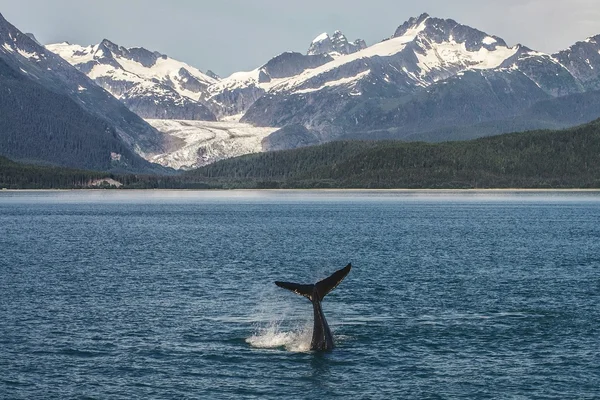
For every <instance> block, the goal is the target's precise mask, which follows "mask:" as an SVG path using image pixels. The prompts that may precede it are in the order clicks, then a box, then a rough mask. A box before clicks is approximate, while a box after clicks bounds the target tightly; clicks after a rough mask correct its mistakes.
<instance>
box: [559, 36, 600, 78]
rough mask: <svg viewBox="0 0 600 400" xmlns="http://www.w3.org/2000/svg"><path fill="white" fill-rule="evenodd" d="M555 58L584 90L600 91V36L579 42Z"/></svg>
mask: <svg viewBox="0 0 600 400" xmlns="http://www.w3.org/2000/svg"><path fill="white" fill-rule="evenodd" d="M553 58H554V59H556V60H557V61H558V62H559V63H560V64H561V65H564V66H565V67H566V68H567V69H568V70H569V72H570V73H571V74H572V75H573V77H574V78H575V79H576V80H577V81H578V82H579V83H580V84H581V86H582V88H583V89H584V90H598V89H600V35H597V36H593V37H590V38H588V39H587V40H585V41H583V42H577V43H575V44H574V45H573V46H571V47H569V48H568V49H567V50H563V51H561V52H558V53H556V54H554V55H553Z"/></svg>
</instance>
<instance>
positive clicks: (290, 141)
mask: <svg viewBox="0 0 600 400" xmlns="http://www.w3.org/2000/svg"><path fill="white" fill-rule="evenodd" d="M599 42H600V36H596V37H592V38H589V39H587V40H585V41H583V42H578V43H576V44H574V45H573V46H571V47H570V48H569V49H566V50H564V51H561V52H559V53H556V54H553V55H549V54H544V53H540V52H537V51H535V50H532V49H530V48H528V47H526V46H523V45H520V44H517V45H514V46H509V45H508V44H507V43H506V42H505V41H504V40H503V39H502V38H500V37H498V36H495V35H492V34H488V33H485V32H482V31H480V30H478V29H475V28H472V27H469V26H466V25H462V24H460V23H458V22H456V21H454V20H452V19H440V18H435V17H431V16H429V15H428V14H423V15H421V16H419V17H415V18H410V19H409V20H408V21H406V22H404V23H403V24H401V25H400V26H399V27H398V28H397V29H395V31H393V34H391V35H390V37H388V38H386V39H384V40H383V41H381V42H379V43H376V44H374V45H372V46H369V47H367V46H366V44H365V43H364V41H362V40H356V41H354V42H349V41H348V40H347V38H346V36H344V35H343V34H342V33H341V32H339V31H336V32H334V33H333V34H332V35H329V34H327V33H324V34H322V35H319V36H318V37H317V38H315V39H314V40H313V41H312V43H311V44H310V46H309V49H308V52H307V54H301V53H298V52H284V53H282V54H280V55H278V56H276V57H273V58H272V59H271V60H269V61H268V62H266V63H265V64H263V65H261V66H260V67H258V68H256V69H254V70H252V71H247V72H236V73H234V74H232V75H231V76H228V77H225V78H220V77H219V76H217V75H216V74H214V73H213V72H210V71H208V72H207V73H202V72H201V71H199V70H198V69H196V68H194V67H191V66H189V65H187V64H185V63H182V62H179V61H176V60H173V59H171V58H169V57H167V56H165V55H162V54H160V53H156V52H152V51H149V50H146V49H143V48H130V49H126V48H123V47H120V46H117V45H115V44H114V43H111V42H109V41H107V40H105V41H103V42H102V43H100V44H99V45H95V46H88V47H82V46H76V45H70V44H67V43H62V44H56V45H50V46H47V47H48V49H51V50H52V51H55V52H57V53H58V54H60V55H61V56H62V57H63V58H65V59H66V60H68V61H69V62H70V63H72V64H73V65H75V66H76V67H77V68H78V69H79V70H80V71H82V72H84V73H86V74H87V75H88V76H89V77H90V78H91V79H93V80H94V81H95V82H96V83H97V84H98V85H100V86H102V87H103V88H105V89H106V90H108V91H109V92H110V93H112V94H113V95H114V96H115V97H117V98H119V99H120V100H121V101H122V102H124V103H125V104H126V105H127V106H128V107H129V108H130V109H132V110H135V111H136V112H137V113H138V114H139V115H141V116H143V117H145V118H148V119H149V120H150V122H151V123H152V125H153V126H155V127H157V128H158V129H159V130H162V131H163V132H165V133H167V135H169V136H170V137H171V138H172V139H173V143H177V145H175V146H171V148H169V149H168V150H167V151H163V152H161V153H154V154H153V156H152V157H149V159H151V160H153V161H157V162H160V163H162V164H163V165H168V166H173V167H175V168H191V167H195V166H199V165H204V164H206V163H209V162H212V161H214V160H217V159H221V158H226V157H228V156H233V155H240V154H243V153H245V152H255V151H259V150H263V151H270V150H278V149H285V148H292V147H298V146H305V145H310V144H316V143H321V142H324V141H330V140H338V139H383V138H385V139H405V140H413V139H414V140H453V139H459V138H460V139H465V138H469V137H476V136H483V135H487V134H495V133H502V132H507V131H515V130H520V129H535V128H558V127H562V126H566V125H568V124H576V123H579V122H587V121H588V120H591V119H594V118H597V117H600V95H597V92H595V91H599V92H598V93H600V78H599V77H600V53H599V51H600V44H599ZM561 109H565V110H575V112H570V113H568V115H567V114H565V113H564V112H560V111H557V110H561ZM215 118H218V119H220V120H221V121H212V122H211V120H214V119H215ZM239 118H241V123H238V121H237V120H238V119H239ZM168 119H170V120H171V121H168ZM202 120H209V121H208V122H205V121H202ZM225 120H226V121H225ZM219 124H221V125H219ZM257 127H263V128H264V129H263V128H257ZM272 127H277V128H281V129H278V130H276V131H275V129H276V128H272Z"/></svg>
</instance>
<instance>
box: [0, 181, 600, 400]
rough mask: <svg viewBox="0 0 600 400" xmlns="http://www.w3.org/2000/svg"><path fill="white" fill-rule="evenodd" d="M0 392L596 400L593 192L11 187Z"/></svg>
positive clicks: (599, 263) (1, 253)
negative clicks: (339, 277) (316, 317)
mask: <svg viewBox="0 0 600 400" xmlns="http://www.w3.org/2000/svg"><path fill="white" fill-rule="evenodd" d="M350 262H351V263H352V265H353V269H352V271H351V272H350V274H349V275H348V276H347V278H346V279H345V280H344V281H343V282H342V283H341V284H340V285H339V286H338V287H337V288H336V289H335V290H334V291H333V292H331V293H330V294H329V295H328V296H327V297H326V298H325V300H324V301H323V310H324V312H325V315H326V316H327V318H328V321H329V324H330V326H331V328H332V331H333V334H334V338H335V342H336V345H337V347H336V348H335V349H334V350H333V351H331V352H328V353H315V352H311V351H309V346H310V338H311V331H312V307H311V305H310V302H309V301H307V300H306V299H305V298H303V297H300V296H297V295H295V294H294V293H291V292H288V291H285V290H283V289H280V288H278V287H276V286H275V285H274V284H273V281H275V280H284V281H292V282H299V283H314V282H316V281H318V280H320V279H322V278H325V277H327V276H328V275H329V274H331V273H332V272H334V271H335V270H337V269H340V268H342V267H344V266H345V265H346V264H348V263H350ZM0 398H1V399H238V398H260V399H278V398H291V399H305V398H306V399H308V398H316V399H328V398H345V399H354V398H357V399H363V398H364V399H392V398H394V399H598V398H600V193H598V192H501V191H487V192H486V191H482V192H477V191H465V192H460V191H459V192H419V191H416V192H414V191H373V192H371V191H230V192H227V191H225V192H219V191H215V192H211V191H118V190H114V191H100V190H99V191H64V192H63V191H55V192H52V191H50V192H43V191H42V192H37V191H34V192H6V191H5V192H0Z"/></svg>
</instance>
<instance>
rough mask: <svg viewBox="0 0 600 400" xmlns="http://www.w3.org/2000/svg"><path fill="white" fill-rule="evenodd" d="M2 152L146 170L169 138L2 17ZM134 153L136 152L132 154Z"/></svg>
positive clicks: (65, 162)
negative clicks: (149, 157) (146, 157)
mask: <svg viewBox="0 0 600 400" xmlns="http://www.w3.org/2000/svg"><path fill="white" fill-rule="evenodd" d="M0 89H1V90H2V92H3V94H2V97H1V98H2V101H0V107H1V108H2V118H1V119H0V121H1V123H0V154H2V155H5V156H8V157H11V158H13V159H27V160H33V161H42V162H47V163H52V164H58V165H65V166H71V167H79V168H84V167H85V168H97V169H111V168H114V169H129V170H137V171H144V170H146V171H148V170H152V169H153V168H154V167H156V166H152V165H151V164H149V163H148V162H146V161H145V160H143V159H142V158H141V157H140V155H145V156H149V155H153V154H157V153H164V152H165V151H167V150H168V148H169V147H170V146H171V145H172V144H173V143H174V141H175V139H171V138H169V137H167V136H165V135H162V134H161V133H159V132H158V131H157V130H155V129H154V128H152V127H151V126H150V125H148V124H147V123H146V122H144V121H143V120H142V119H141V118H140V117H139V116H137V115H135V114H134V113H132V112H131V111H129V110H128V109H127V108H126V107H125V106H124V105H123V104H121V103H120V102H119V101H118V100H116V99H115V98H114V97H112V96H111V95H110V94H108V93H107V92H106V91H104V90H102V89H101V88H100V87H98V86H97V85H96V84H95V83H94V82H92V81H91V80H90V79H89V78H88V77H87V76H85V75H84V74H82V73H81V72H79V71H77V70H76V69H75V68H73V67H72V66H71V65H70V64H69V63H68V62H66V61H65V60H63V59H62V58H60V57H59V56H57V55H56V54H54V53H52V52H50V51H48V50H47V49H45V48H44V47H42V46H40V45H39V44H38V43H37V41H35V40H34V38H32V37H31V36H30V35H26V34H24V33H22V32H21V31H19V30H18V29H17V28H15V27H14V26H13V25H11V24H10V23H9V22H8V21H6V20H5V19H4V17H3V16H2V15H0ZM136 153H138V154H136Z"/></svg>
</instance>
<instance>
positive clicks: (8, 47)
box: [2, 43, 15, 53]
mask: <svg viewBox="0 0 600 400" xmlns="http://www.w3.org/2000/svg"><path fill="white" fill-rule="evenodd" d="M2 47H3V48H4V49H5V50H6V51H8V52H11V53H14V52H15V50H14V49H13V48H12V47H11V46H9V45H8V43H4V44H3V45H2Z"/></svg>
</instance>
